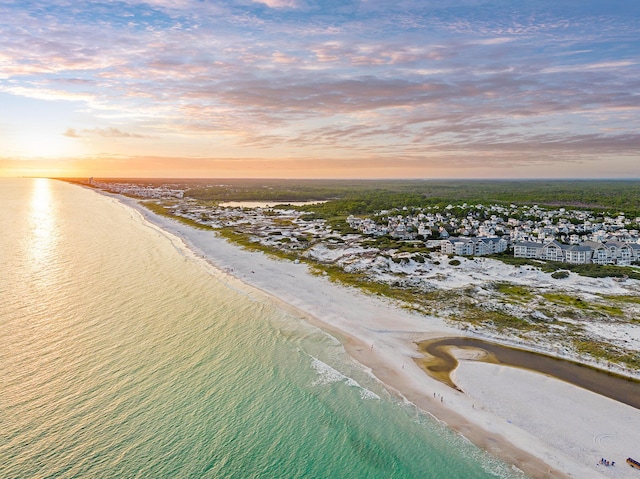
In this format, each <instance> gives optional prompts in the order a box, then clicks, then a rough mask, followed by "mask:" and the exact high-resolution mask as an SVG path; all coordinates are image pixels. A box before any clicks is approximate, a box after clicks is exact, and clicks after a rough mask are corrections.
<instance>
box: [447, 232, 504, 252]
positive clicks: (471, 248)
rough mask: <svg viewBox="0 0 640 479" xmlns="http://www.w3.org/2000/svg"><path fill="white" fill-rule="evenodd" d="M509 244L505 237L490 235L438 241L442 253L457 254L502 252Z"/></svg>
mask: <svg viewBox="0 0 640 479" xmlns="http://www.w3.org/2000/svg"><path fill="white" fill-rule="evenodd" d="M508 246H509V244H508V242H507V240H506V239H504V238H501V237H498V236H491V237H477V238H460V237H449V238H447V239H445V240H442V242H441V243H440V251H441V252H442V253H443V254H455V255H459V256H486V255H489V254H495V253H502V252H503V251H506V250H507V247H508Z"/></svg>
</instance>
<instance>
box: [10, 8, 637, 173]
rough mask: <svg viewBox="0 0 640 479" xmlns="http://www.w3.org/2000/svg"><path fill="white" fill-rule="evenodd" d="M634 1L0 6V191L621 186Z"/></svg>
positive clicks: (633, 149)
mask: <svg viewBox="0 0 640 479" xmlns="http://www.w3.org/2000/svg"><path fill="white" fill-rule="evenodd" d="M639 32H640V1H638V0H606V1H605V0H553V1H547V0H536V1H532V0H518V1H514V0H503V1H499V0H451V1H448V0H394V1H382V0H359V1H358V0H335V1H334V0H227V1H218V0H122V1H102V2H101V1H91V2H88V1H82V0H38V1H32V0H2V1H1V2H0V176H94V177H138V178H140V177H175V178H197V177H208V178H230V177H237V178H241V177H271V178H640V33H639Z"/></svg>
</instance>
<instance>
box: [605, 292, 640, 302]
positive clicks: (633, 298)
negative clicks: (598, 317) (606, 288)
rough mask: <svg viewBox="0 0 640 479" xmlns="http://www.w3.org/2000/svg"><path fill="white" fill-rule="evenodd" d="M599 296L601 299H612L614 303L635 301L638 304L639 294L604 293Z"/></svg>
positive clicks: (639, 300)
mask: <svg viewBox="0 0 640 479" xmlns="http://www.w3.org/2000/svg"><path fill="white" fill-rule="evenodd" d="M600 297H601V298H602V299H606V300H608V301H614V302H616V303H635V304H640V296H630V295H613V294H611V295H605V294H601V295H600Z"/></svg>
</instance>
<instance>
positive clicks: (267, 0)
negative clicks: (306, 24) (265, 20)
mask: <svg viewBox="0 0 640 479" xmlns="http://www.w3.org/2000/svg"><path fill="white" fill-rule="evenodd" d="M253 1H254V2H255V3H262V4H264V5H266V6H268V7H269V8H296V7H298V6H299V2H298V1H297V0H253Z"/></svg>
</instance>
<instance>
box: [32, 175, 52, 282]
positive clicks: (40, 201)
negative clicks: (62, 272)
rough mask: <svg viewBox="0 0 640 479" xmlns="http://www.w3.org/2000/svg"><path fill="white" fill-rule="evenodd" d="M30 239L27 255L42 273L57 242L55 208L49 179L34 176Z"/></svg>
mask: <svg viewBox="0 0 640 479" xmlns="http://www.w3.org/2000/svg"><path fill="white" fill-rule="evenodd" d="M29 224H30V227H31V228H30V229H31V241H30V245H29V255H30V259H31V265H32V267H33V268H34V269H36V270H39V271H41V272H43V273H44V271H43V269H44V268H46V267H47V266H48V265H49V264H50V263H51V262H52V260H53V259H54V255H55V247H56V243H57V234H56V209H55V207H54V204H53V195H52V193H51V180H49V179H46V178H36V179H34V180H33V190H32V193H31V204H30V209H29Z"/></svg>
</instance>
